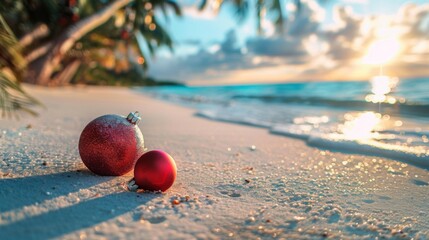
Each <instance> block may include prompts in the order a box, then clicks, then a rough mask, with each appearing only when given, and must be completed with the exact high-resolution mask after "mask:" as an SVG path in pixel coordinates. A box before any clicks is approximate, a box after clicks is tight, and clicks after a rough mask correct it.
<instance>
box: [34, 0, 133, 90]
mask: <svg viewBox="0 0 429 240" xmlns="http://www.w3.org/2000/svg"><path fill="white" fill-rule="evenodd" d="M132 1H133V0H117V1H114V2H112V3H111V4H109V5H108V6H106V7H105V8H104V9H102V10H100V11H99V12H98V13H96V14H94V15H92V16H90V17H88V18H85V19H82V20H81V21H79V22H77V23H76V24H74V25H72V26H70V27H69V29H67V30H66V31H65V32H64V33H63V34H61V35H60V36H59V37H58V38H57V39H54V40H52V42H53V44H52V47H51V48H50V49H49V50H48V51H47V52H48V54H46V55H45V56H43V57H41V58H39V59H37V60H36V61H34V62H33V63H31V64H30V65H29V68H28V76H27V81H28V82H30V83H34V84H37V85H49V82H50V81H51V80H52V79H51V77H52V74H53V73H54V71H55V70H56V69H57V68H58V67H59V65H60V63H61V60H62V59H63V58H64V56H65V54H66V53H67V51H69V50H70V49H71V48H72V47H73V45H74V44H75V42H76V41H78V40H79V39H81V38H82V37H83V36H85V35H86V34H88V33H89V32H90V31H92V30H94V29H95V28H97V27H98V26H100V25H101V24H103V23H105V22H106V21H107V20H109V19H110V18H111V17H112V16H113V15H114V14H115V13H116V11H117V10H119V9H121V8H123V7H124V6H126V5H127V4H128V3H130V2H132ZM44 50H46V49H44ZM60 82H62V81H60Z"/></svg>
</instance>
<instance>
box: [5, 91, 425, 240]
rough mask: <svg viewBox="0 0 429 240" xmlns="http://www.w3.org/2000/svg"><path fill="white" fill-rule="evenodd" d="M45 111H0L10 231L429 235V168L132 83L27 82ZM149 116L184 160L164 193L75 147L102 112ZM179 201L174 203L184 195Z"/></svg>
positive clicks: (156, 139)
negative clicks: (270, 127)
mask: <svg viewBox="0 0 429 240" xmlns="http://www.w3.org/2000/svg"><path fill="white" fill-rule="evenodd" d="M25 88H26V89H27V90H28V92H29V93H30V94H32V95H34V96H35V97H36V98H38V99H39V100H40V101H41V102H43V104H44V105H45V108H44V109H41V110H39V112H40V116H39V117H36V118H34V117H29V116H23V117H22V118H21V119H20V120H19V121H17V120H15V119H1V120H0V153H1V154H2V159H1V161H0V239H46V238H60V239H77V238H80V239H105V238H110V239H124V238H127V239H226V238H235V239H258V238H260V239H271V238H276V239H277V238H279V239H280V238H283V239H322V238H332V239H375V238H376V237H378V238H397V239H411V238H414V239H428V238H429V230H428V229H429V218H428V217H427V214H428V209H429V199H428V198H429V197H428V196H429V172H428V171H427V170H425V169H423V168H418V167H415V166H413V165H410V164H409V163H407V162H401V161H397V160H392V159H388V158H383V157H376V156H368V155H360V154H347V153H342V152H333V151H329V150H326V149H319V148H315V147H311V146H308V145H307V144H306V142H305V141H301V140H298V139H293V138H288V137H284V136H280V135H274V134H270V132H269V131H267V129H264V128H257V127H251V126H245V125H239V124H233V123H227V122H216V121H211V120H208V119H206V118H202V117H199V116H197V115H196V111H195V110H194V109H191V108H186V107H183V106H178V105H174V104H171V103H167V102H164V101H161V100H159V99H154V98H151V97H149V96H145V95H142V94H139V93H138V92H137V91H133V90H130V89H127V88H112V87H64V88H58V89H53V88H42V87H34V86H25ZM131 111H139V112H141V114H142V122H141V123H140V124H139V126H140V129H141V130H142V132H143V135H144V140H145V146H146V148H147V149H148V150H151V149H162V150H164V151H166V152H168V153H169V154H170V155H171V156H172V157H173V158H174V159H175V161H176V164H177V169H178V172H177V179H176V182H175V183H174V185H173V186H172V187H171V188H170V189H169V190H167V191H166V192H165V193H148V192H130V191H128V189H127V182H128V181H129V180H130V179H132V177H133V175H132V172H130V173H128V174H126V175H124V176H121V177H101V176H97V175H94V174H93V173H91V172H89V171H88V170H87V169H86V168H85V166H84V165H83V163H82V161H81V160H80V157H79V153H78V150H77V146H78V141H79V135H80V133H81V131H82V130H83V128H84V127H85V125H86V124H87V123H88V122H90V121H91V120H92V119H94V118H96V117H98V116H101V115H104V114H120V115H127V114H128V113H129V112H131ZM176 199H177V200H179V204H173V203H172V202H173V201H174V200H176Z"/></svg>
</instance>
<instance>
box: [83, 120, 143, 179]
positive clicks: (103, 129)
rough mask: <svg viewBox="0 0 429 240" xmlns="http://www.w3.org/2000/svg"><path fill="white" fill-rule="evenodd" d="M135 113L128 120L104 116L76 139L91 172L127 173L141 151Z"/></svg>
mask: <svg viewBox="0 0 429 240" xmlns="http://www.w3.org/2000/svg"><path fill="white" fill-rule="evenodd" d="M139 121H140V117H139V114H138V112H134V113H130V114H129V115H128V117H123V116H120V115H113V114H112V115H104V116H101V117H98V118H96V119H94V120H93V121H91V122H90V123H89V124H88V125H87V126H86V127H85V129H83V131H82V133H81V135H80V139H79V154H80V156H81V158H82V161H83V163H84V164H85V166H86V167H87V168H89V170H91V171H92V172H94V173H96V174H98V175H103V176H120V175H123V174H125V173H127V172H129V171H130V170H131V169H132V168H133V167H134V164H135V163H136V161H137V159H138V157H139V156H141V154H143V152H144V141H143V134H142V133H141V131H140V129H139V127H138V126H137V123H138V122H139Z"/></svg>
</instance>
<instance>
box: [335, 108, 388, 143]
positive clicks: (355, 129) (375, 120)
mask: <svg viewBox="0 0 429 240" xmlns="http://www.w3.org/2000/svg"><path fill="white" fill-rule="evenodd" d="M350 118H351V119H349V120H347V119H346V120H347V121H346V122H345V123H344V125H342V126H340V130H341V132H342V133H343V134H344V136H345V137H346V138H347V139H349V140H363V139H370V138H372V137H373V135H374V134H373V131H374V129H375V128H376V126H377V125H378V124H379V123H380V122H381V115H380V114H379V113H374V112H364V113H361V114H360V115H358V116H357V117H353V118H352V117H350Z"/></svg>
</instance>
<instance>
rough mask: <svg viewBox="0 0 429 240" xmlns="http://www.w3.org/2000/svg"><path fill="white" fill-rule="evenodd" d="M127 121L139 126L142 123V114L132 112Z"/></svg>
mask: <svg viewBox="0 0 429 240" xmlns="http://www.w3.org/2000/svg"><path fill="white" fill-rule="evenodd" d="M127 120H128V122H130V123H132V124H134V125H137V124H139V122H140V121H141V117H140V113H139V112H137V111H135V112H130V114H128V116H127Z"/></svg>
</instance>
